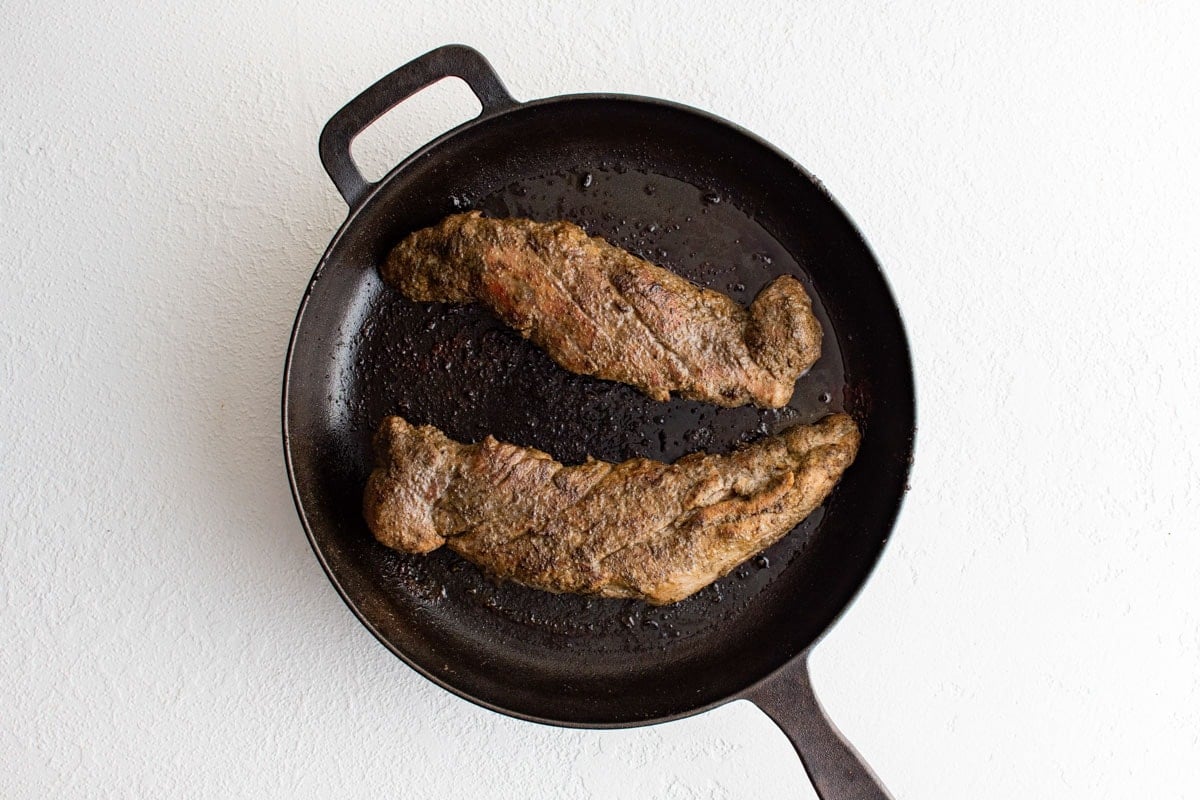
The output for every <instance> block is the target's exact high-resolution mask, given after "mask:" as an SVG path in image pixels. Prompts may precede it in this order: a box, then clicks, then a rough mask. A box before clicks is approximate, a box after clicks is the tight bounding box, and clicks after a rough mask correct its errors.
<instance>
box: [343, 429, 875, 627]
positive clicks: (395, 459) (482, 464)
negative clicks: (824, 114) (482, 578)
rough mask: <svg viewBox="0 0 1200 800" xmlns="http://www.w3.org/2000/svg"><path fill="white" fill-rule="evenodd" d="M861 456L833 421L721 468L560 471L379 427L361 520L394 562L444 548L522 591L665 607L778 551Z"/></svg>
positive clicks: (533, 455) (479, 447)
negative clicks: (392, 552)
mask: <svg viewBox="0 0 1200 800" xmlns="http://www.w3.org/2000/svg"><path fill="white" fill-rule="evenodd" d="M858 444H859V432H858V428H857V426H856V425H855V424H854V421H853V420H852V419H851V418H850V417H849V416H847V415H845V414H833V415H831V416H828V417H826V418H825V419H823V420H821V421H820V422H819V423H817V424H815V425H810V426H797V427H794V428H791V429H789V430H787V431H784V432H782V433H779V434H777V435H775V436H771V437H767V438H765V439H761V440H759V441H758V442H755V443H754V444H751V445H749V446H748V447H745V448H743V449H741V450H737V451H735V452H733V453H730V454H728V455H709V454H706V453H692V454H690V455H687V456H685V457H683V458H681V459H679V460H678V461H676V462H675V463H674V464H664V463H662V462H659V461H653V460H650V459H645V458H635V459H631V460H629V461H623V462H621V463H619V464H612V463H608V462H605V461H595V460H588V461H587V462H586V463H583V464H579V465H577V466H564V465H562V464H560V463H559V462H557V461H555V460H554V459H553V458H551V457H550V456H549V455H548V454H546V453H544V452H542V451H540V450H536V449H533V448H529V447H518V446H516V445H513V444H507V443H504V442H499V441H496V440H495V439H493V438H492V437H490V436H489V437H488V438H487V439H485V440H483V441H482V442H480V443H478V444H461V443H459V442H456V441H454V440H452V439H450V438H449V437H447V436H446V435H445V434H444V433H442V432H441V431H440V430H438V429H437V428H434V427H431V426H420V427H417V426H413V425H410V424H409V423H408V422H406V421H405V420H404V419H402V418H400V417H388V418H386V419H384V420H383V422H382V424H381V425H380V428H379V431H378V433H377V434H376V437H375V448H376V455H377V459H378V462H377V463H378V466H377V467H376V469H375V470H374V472H372V474H371V477H370V479H369V481H368V483H367V488H366V493H365V495H364V513H365V516H366V519H367V524H368V525H369V527H370V529H371V531H372V533H374V535H375V537H376V538H377V539H378V540H379V541H380V542H382V543H383V544H385V545H387V546H389V547H392V548H395V549H397V550H403V551H406V552H410V553H428V552H431V551H433V550H436V549H437V548H439V547H442V546H443V545H445V546H447V547H449V548H450V549H451V550H453V551H455V552H456V553H458V554H460V555H462V556H463V557H465V558H466V559H468V560H470V561H472V562H474V563H475V564H477V565H479V566H480V567H482V568H483V569H484V570H486V571H488V572H490V573H492V574H494V575H496V576H498V577H501V578H506V579H509V580H513V581H516V582H518V583H522V584H524V585H526V586H531V587H534V588H537V589H543V590H546V591H549V592H572V593H578V594H588V595H599V596H602V597H624V598H639V599H643V600H646V601H648V602H650V603H653V604H656V605H661V604H666V603H674V602H676V601H678V600H682V599H683V598H685V597H687V596H688V595H691V594H692V593H694V592H696V591H698V590H700V589H702V588H703V587H705V586H707V585H708V584H710V583H712V582H713V581H715V580H717V579H718V578H720V577H722V576H723V575H725V574H727V573H728V572H729V571H731V570H732V569H733V568H735V567H736V566H737V565H738V564H741V563H742V562H743V561H745V560H747V559H748V558H751V557H753V556H754V555H757V554H758V553H760V552H762V551H763V550H765V549H766V548H767V547H769V546H771V545H772V544H774V543H775V542H777V541H778V540H779V539H781V538H783V536H785V535H786V534H787V533H788V532H789V531H791V530H792V529H793V528H794V527H795V526H796V525H797V524H799V523H800V522H801V520H803V519H804V518H805V517H807V516H808V515H809V514H810V513H812V512H813V511H814V510H815V509H816V508H817V507H818V506H819V505H820V504H821V503H822V502H823V501H824V500H825V498H826V497H827V496H828V494H829V493H830V491H832V489H833V487H834V485H835V484H836V483H837V482H838V480H839V479H840V478H841V475H842V473H843V472H844V471H845V470H846V468H847V467H848V466H849V465H850V464H851V462H853V460H854V457H855V455H856V453H857V451H858Z"/></svg>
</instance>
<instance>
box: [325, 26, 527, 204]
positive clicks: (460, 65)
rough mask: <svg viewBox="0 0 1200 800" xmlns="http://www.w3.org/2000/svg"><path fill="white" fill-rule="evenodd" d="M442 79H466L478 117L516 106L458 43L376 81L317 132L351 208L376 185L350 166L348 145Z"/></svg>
mask: <svg viewBox="0 0 1200 800" xmlns="http://www.w3.org/2000/svg"><path fill="white" fill-rule="evenodd" d="M443 78H462V79H463V80H464V81H466V83H467V86H469V87H471V91H472V92H474V93H475V96H476V97H477V98H479V104H480V105H481V106H482V107H483V110H482V111H481V112H480V116H487V115H489V114H492V113H494V112H497V111H501V110H503V109H505V108H509V107H511V106H514V105H516V104H517V101H516V100H514V99H513V96H512V95H510V94H509V93H508V90H507V89H505V88H504V84H503V83H501V81H500V77H499V76H498V75H496V72H495V70H493V69H492V65H491V64H489V63H488V62H487V59H485V58H484V57H483V56H482V55H480V54H479V53H478V52H477V51H476V50H473V49H472V48H470V47H467V46H466V45H461V44H449V45H445V46H444V47H439V48H437V49H436V50H430V51H429V52H428V53H426V54H425V55H423V56H419V57H418V58H415V59H413V60H412V61H410V62H408V63H407V64H405V65H404V66H402V67H400V68H399V69H397V70H395V71H393V72H391V73H389V74H388V75H385V76H384V77H382V78H380V79H379V80H378V81H376V82H375V84H374V85H373V86H371V88H369V89H367V90H366V91H365V92H363V93H362V94H360V95H359V96H358V97H356V98H354V99H353V100H351V101H350V102H349V103H347V104H346V106H345V107H344V108H343V109H342V110H341V111H339V112H337V113H336V114H334V115H333V117H332V118H331V119H330V120H329V122H327V123H326V124H325V128H324V129H323V130H322V131H321V140H320V152H321V164H322V165H323V166H324V167H325V171H326V172H328V173H329V177H330V178H331V179H332V180H333V185H334V186H336V187H337V190H338V192H339V193H340V194H341V195H342V197H343V198H344V199H345V200H346V203H347V204H348V205H349V206H350V208H354V207H355V206H357V205H358V204H359V203H361V202H362V200H363V198H365V197H366V196H367V194H368V193H369V192H370V191H371V189H372V188H374V187H375V184H374V183H372V182H371V181H368V180H367V179H366V178H364V177H363V175H362V173H361V172H359V170H358V167H357V166H356V165H355V164H354V159H353V158H352V157H351V155H350V144H351V142H353V141H354V139H355V137H357V136H358V135H359V134H360V133H362V132H363V131H364V130H366V129H367V127H368V126H370V125H371V123H373V122H374V121H375V120H377V119H379V118H380V117H382V116H383V115H384V114H386V113H387V112H388V111H390V110H392V109H393V108H395V107H396V106H398V105H399V104H400V103H402V102H404V101H405V100H407V99H408V98H409V97H411V96H413V95H414V94H416V93H417V92H419V91H421V90H422V89H424V88H425V87H427V86H430V85H432V84H434V83H437V82H438V81H440V80H442V79H443Z"/></svg>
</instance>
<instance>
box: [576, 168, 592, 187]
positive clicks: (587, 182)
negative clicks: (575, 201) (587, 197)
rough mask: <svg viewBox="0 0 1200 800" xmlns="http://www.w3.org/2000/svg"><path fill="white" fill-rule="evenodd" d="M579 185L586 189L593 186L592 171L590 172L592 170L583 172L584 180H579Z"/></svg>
mask: <svg viewBox="0 0 1200 800" xmlns="http://www.w3.org/2000/svg"><path fill="white" fill-rule="evenodd" d="M579 185H580V186H582V187H583V188H584V189H586V188H588V187H589V186H591V185H592V173H590V172H585V173H583V180H581V181H580V182H579Z"/></svg>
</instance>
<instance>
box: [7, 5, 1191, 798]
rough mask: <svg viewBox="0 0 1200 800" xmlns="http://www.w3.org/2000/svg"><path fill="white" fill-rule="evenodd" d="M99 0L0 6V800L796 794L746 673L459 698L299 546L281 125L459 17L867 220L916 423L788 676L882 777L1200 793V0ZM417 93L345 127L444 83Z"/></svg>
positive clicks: (311, 216) (289, 189)
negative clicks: (896, 320)
mask: <svg viewBox="0 0 1200 800" xmlns="http://www.w3.org/2000/svg"><path fill="white" fill-rule="evenodd" d="M125 5H128V4H111V3H95V4H94V5H92V6H91V7H85V5H84V4H82V3H79V2H75V3H70V4H67V3H55V4H47V3H19V2H8V3H5V8H4V14H3V16H4V25H3V33H0V42H2V44H3V46H2V47H0V67H2V70H0V72H2V74H3V75H4V76H5V77H4V84H3V89H2V90H0V91H2V92H3V104H2V106H0V175H3V177H4V183H3V191H2V192H0V230H2V231H3V233H2V236H3V247H0V309H2V316H0V526H2V527H0V530H2V538H0V603H2V610H0V613H2V616H0V675H2V676H3V680H2V681H0V763H2V764H3V765H4V766H3V767H2V768H0V796H3V797H5V798H40V797H101V796H114V797H130V796H160V797H205V798H207V797H229V796H240V797H287V798H295V797H329V796H351V797H375V796H398V797H414V798H510V797H537V798H552V797H553V798H609V797H635V796H636V797H642V798H647V797H650V798H708V797H715V798H742V797H753V798H766V797H780V798H783V797H797V796H800V797H805V796H808V797H811V796H812V794H811V790H810V789H808V787H807V784H806V783H805V780H804V777H803V773H802V771H801V769H800V766H799V764H798V762H797V760H796V759H795V757H794V755H793V754H792V753H791V751H790V749H789V746H788V745H787V743H786V741H785V740H784V738H783V737H782V735H781V734H779V733H778V732H777V731H776V730H775V729H774V728H773V727H772V726H771V724H770V723H769V722H768V721H767V720H766V718H765V717H763V716H762V715H761V714H759V713H758V712H757V711H756V710H755V709H753V708H752V707H750V706H748V705H745V704H737V705H734V706H729V707H725V708H723V709H720V710H718V711H716V712H713V713H711V714H708V715H705V716H703V717H699V718H695V719H691V720H688V721H685V722H680V723H676V724H672V725H668V726H663V727H658V728H653V729H648V730H634V731H626V732H608V733H593V732H578V731H562V730H554V729H549V728H542V727H537V726H533V725H529V724H524V723H520V722H516V721H513V720H509V719H506V718H503V717H500V716H497V715H494V714H491V713H488V712H485V711H482V710H479V709H476V708H474V707H472V706H470V705H468V704H467V703H465V702H461V701H459V700H457V699H455V698H453V697H450V696H449V695H447V694H446V693H444V692H442V691H440V690H438V689H436V688H434V687H433V686H432V685H430V684H428V683H426V682H425V681H424V680H422V679H420V678H418V677H417V676H416V675H415V674H414V673H412V672H411V671H409V670H408V669H407V668H406V667H404V665H403V664H401V663H400V662H399V661H397V660H396V659H395V658H393V657H392V656H391V655H389V654H388V653H387V652H386V651H385V650H384V649H383V648H382V647H380V646H379V645H378V644H376V643H375V641H374V640H373V639H372V638H371V637H370V636H369V635H368V634H367V632H366V631H365V630H364V629H363V628H361V627H360V626H359V625H358V623H357V622H356V621H355V620H354V619H353V617H352V616H351V615H350V613H349V612H348V611H347V610H346V609H345V608H344V607H343V605H342V603H341V601H340V600H339V599H338V598H337V596H336V595H335V593H334V592H333V590H332V589H331V588H330V586H329V585H328V583H327V582H326V580H325V578H324V576H323V575H322V573H321V571H320V569H319V567H318V566H317V563H316V560H315V559H314V558H313V557H312V555H311V553H310V551H309V549H308V545H307V543H306V542H305V540H304V536H303V534H302V532H301V529H300V526H299V524H298V522H297V520H296V517H295V513H294V511H293V508H292V502H291V499H290V497H289V494H288V490H287V485H286V481H285V479H284V473H283V465H282V458H281V453H280V443H279V434H278V427H279V426H278V419H277V417H278V391H279V376H280V369H281V366H282V361H283V354H284V348H285V344H286V340H287V335H288V331H289V327H290V324H291V320H292V315H293V313H294V310H295V306H296V304H297V302H298V300H299V297H300V293H301V290H302V288H303V286H304V283H305V281H306V280H307V278H308V275H309V273H310V271H311V269H312V267H313V266H314V264H315V263H316V261H317V259H318V257H319V255H320V253H321V251H322V249H323V248H324V246H325V244H326V242H327V241H328V239H329V237H330V236H331V235H332V233H333V232H334V230H335V229H336V227H337V225H338V224H339V223H340V221H341V218H342V216H343V212H344V209H343V207H342V205H341V202H340V200H339V198H338V197H337V196H336V194H335V193H334V191H333V189H332V187H331V186H330V185H329V183H328V182H327V180H326V179H325V176H324V174H323V173H322V171H321V169H320V166H319V164H318V161H317V158H316V139H317V133H318V131H319V129H320V126H321V125H322V123H323V122H324V121H325V120H326V119H327V118H328V117H329V116H330V115H331V114H332V113H333V112H334V111H335V110H336V109H337V108H339V107H340V106H341V104H342V103H344V102H345V101H347V100H348V99H349V98H350V97H352V96H353V95H354V94H355V93H357V92H358V91H359V90H361V89H363V88H365V87H366V86H367V85H368V84H369V83H370V82H371V81H373V80H374V79H375V78H377V77H379V76H380V75H382V74H383V73H385V72H387V71H388V70H390V69H392V68H393V67H395V66H397V65H398V64H400V63H401V62H403V61H405V60H407V59H409V58H411V57H413V56H416V55H418V54H419V53H421V52H424V51H425V50H427V49H429V48H431V47H433V46H436V45H438V44H442V43H446V42H452V41H462V42H466V43H469V44H473V45H474V46H476V47H477V48H479V49H480V50H482V51H483V52H484V53H485V54H486V55H487V56H488V57H489V58H490V59H491V60H492V62H493V63H494V65H495V66H496V68H497V69H498V70H499V72H500V73H501V75H502V76H503V77H504V78H505V80H506V81H507V82H508V85H509V88H510V89H511V90H512V92H513V93H514V94H515V95H516V96H517V97H519V98H526V99H527V98H536V97H543V96H547V95H552V94H559V93H566V92H579V91H589V90H608V91H620V92H632V93H640V94H647V95H653V96H661V97H666V98H670V99H674V100H679V101H683V102H686V103H690V104H693V105H696V106H700V107H703V108H706V109H710V110H712V111H715V112H717V113H719V114H721V115H724V116H726V117H728V118H730V119H732V120H734V121H736V122H738V123H740V124H742V125H744V126H746V127H748V128H750V129H751V130H753V131H756V132H757V133H759V134H761V135H763V136H764V137H766V138H767V139H769V140H771V141H773V142H775V143H777V144H778V145H779V146H780V147H782V148H783V149H784V150H785V151H787V152H789V153H791V154H792V155H793V156H794V157H796V158H797V159H798V160H799V161H801V163H803V164H805V165H806V166H807V167H808V168H810V169H811V170H812V171H813V172H814V173H815V174H817V175H818V176H820V177H821V178H822V179H823V180H824V181H825V183H826V184H827V185H828V186H829V187H830V189H831V190H832V191H833V193H834V194H835V195H836V196H837V197H838V198H839V199H840V200H841V201H842V202H843V204H844V205H845V206H846V207H847V208H848V209H849V211H850V213H851V214H852V215H853V216H854V217H855V219H856V220H857V221H858V223H859V224H860V226H861V227H862V229H863V230H864V231H865V233H866V235H867V237H868V239H869V240H870V241H871V243H872V245H873V246H874V248H875V249H876V251H877V253H878V255H879V257H880V259H881V260H882V262H883V263H884V265H885V266H886V269H887V271H888V275H889V277H890V279H891V281H892V285H893V287H894V289H895V292H896V295H897V297H898V299H899V302H900V305H901V307H902V309H903V311H904V313H905V315H906V320H907V323H908V326H909V331H910V335H911V338H912V344H913V349H914V352H915V358H916V367H917V373H918V381H919V391H920V397H919V400H920V408H921V427H920V435H919V440H918V458H917V463H916V467H915V472H914V475H913V479H912V492H911V494H910V495H909V498H908V502H907V505H906V506H905V509H904V513H903V516H902V519H901V521H900V523H899V525H898V527H897V529H896V532H895V538H894V540H893V544H892V545H891V546H890V547H889V549H888V550H887V552H886V555H885V557H884V559H883V561H882V564H881V566H880V568H879V570H878V571H877V572H876V574H875V575H874V577H873V579H872V581H871V582H870V584H869V586H868V588H867V589H866V590H865V591H864V593H863V594H862V596H861V598H860V599H859V601H858V603H857V605H855V606H854V608H853V609H852V610H851V612H850V613H849V614H848V615H847V616H846V617H845V619H844V620H843V621H842V623H841V624H840V625H839V626H838V627H837V628H836V629H835V631H834V632H833V633H832V634H831V635H830V636H829V637H828V638H827V640H826V641H825V642H824V643H823V644H822V645H821V647H820V648H819V649H818V651H817V653H816V655H815V660H814V675H815V680H816V682H817V688H818V693H819V694H820V695H821V696H822V698H823V699H824V701H825V703H826V704H827V706H828V708H829V710H830V712H831V714H832V715H833V716H834V717H835V718H836V720H837V721H838V723H839V724H841V726H842V727H843V728H844V730H845V731H846V732H847V733H848V734H849V736H850V738H851V739H852V740H853V741H854V742H855V743H856V744H857V745H858V746H859V747H860V748H861V749H862V750H863V752H864V753H866V754H867V755H868V756H869V759H870V760H871V762H872V763H873V765H874V766H875V768H876V769H877V771H878V772H879V774H880V775H882V776H883V777H884V778H885V779H886V781H887V782H888V784H889V785H890V786H891V787H892V789H893V790H894V792H895V793H896V795H897V797H899V798H933V797H936V798H996V799H997V800H1000V799H1001V798H1003V799H1004V800H1008V799H1010V798H1020V797H1046V798H1064V797H1072V798H1128V797H1154V798H1194V797H1196V796H1197V794H1200V758H1198V757H1197V753H1198V752H1200V690H1198V689H1197V682H1198V680H1200V679H1198V677H1197V675H1198V671H1200V610H1198V607H1200V589H1197V588H1196V584H1197V574H1198V572H1200V570H1198V567H1200V542H1198V534H1200V531H1198V527H1200V525H1198V524H1197V521H1198V516H1200V494H1198V490H1197V483H1198V478H1200V470H1198V465H1197V456H1196V453H1197V445H1200V441H1198V438H1200V437H1198V422H1200V417H1198V412H1197V410H1196V409H1197V405H1198V404H1200V378H1198V377H1197V376H1198V373H1200V370H1198V369H1197V365H1198V363H1200V346H1198V336H1197V333H1198V331H1200V323H1198V322H1197V321H1196V317H1195V308H1196V306H1197V301H1198V300H1200V289H1198V288H1197V283H1196V281H1197V267H1198V266H1200V263H1198V262H1200V191H1198V189H1197V187H1198V186H1200V156H1198V153H1200V147H1198V142H1200V108H1198V100H1197V98H1198V96H1200V92H1198V91H1197V75H1200V56H1198V55H1197V54H1198V52H1200V12H1198V11H1197V10H1196V5H1195V4H1193V3H1186V2H1179V3H1167V2H1129V1H1128V0H1121V1H1117V0H1114V2H1108V3H1094V2H1073V3H1022V4H1019V6H1018V5H1016V4H1011V3H1001V4H983V3H970V4H962V3H960V4H938V3H932V2H901V3H877V4H861V3H860V4H853V5H852V6H851V5H848V4H842V3H828V4H819V5H818V4H813V5H811V6H810V7H805V6H803V5H801V4H797V3H786V4H779V5H777V6H774V7H760V8H757V9H755V10H746V11H742V12H735V11H733V10H732V9H731V8H730V7H729V6H728V4H722V3H717V2H705V3H694V4H683V3H668V2H655V3H644V4H642V5H641V6H640V7H635V6H633V5H627V4H623V5H620V6H618V7H615V8H597V9H596V10H592V11H568V7H567V6H566V5H564V4H558V3H550V2H548V0H543V1H542V2H533V3H523V4H517V3H512V4H504V3H496V2H486V1H484V0H476V1H475V2H469V3H468V2H451V1H450V0H445V1H444V2H438V3H427V4H416V5H412V6H407V5H406V4H398V3H379V4H370V3H365V2H357V1H354V0H352V1H350V2H342V3H337V4H328V5H327V4H321V3H316V2H312V0H305V2H302V3H300V4H299V5H300V7H299V8H295V9H293V8H285V7H284V6H283V5H282V4H277V5H273V6H271V7H262V8H259V9H258V10H251V9H249V8H246V9H241V10H234V9H224V8H220V7H219V6H218V5H216V4H214V5H212V6H199V5H192V4H161V5H162V6H163V7H162V8H161V9H159V10H151V9H143V10H141V11H133V10H120V8H119V7H121V6H125ZM597 5H598V6H599V5H603V4H597ZM988 5H992V6H994V8H993V9H991V10H988V9H987V8H986V6H988ZM443 100H444V98H443ZM423 102H424V105H423V106H422V107H421V108H420V109H419V110H420V112H421V113H419V114H417V113H412V114H411V115H409V116H405V115H404V114H403V113H402V114H400V115H399V116H398V117H397V119H396V121H395V122H391V121H389V125H390V126H391V127H390V128H389V129H388V134H389V135H384V136H381V137H376V142H375V145H376V148H379V147H380V146H386V153H383V154H381V152H380V151H379V150H378V149H377V150H376V151H374V152H368V153H367V157H368V160H372V162H373V163H375V164H376V165H377V166H382V165H383V163H384V162H387V161H390V160H394V157H395V156H397V155H400V154H402V153H403V152H405V151H407V150H408V149H411V148H412V147H413V146H415V145H416V144H418V143H420V142H421V141H422V140H424V139H425V138H427V137H428V136H429V135H431V134H433V133H435V132H437V131H439V130H441V129H443V128H445V127H446V126H447V125H449V124H451V123H453V122H455V121H456V120H457V117H458V113H456V110H455V108H454V107H453V106H452V105H451V104H449V103H448V102H438V101H435V100H427V101H423ZM415 117H419V119H417V118H415ZM380 139H383V140H385V141H384V142H383V145H381V143H380V141H379V140H380ZM368 149H369V148H368Z"/></svg>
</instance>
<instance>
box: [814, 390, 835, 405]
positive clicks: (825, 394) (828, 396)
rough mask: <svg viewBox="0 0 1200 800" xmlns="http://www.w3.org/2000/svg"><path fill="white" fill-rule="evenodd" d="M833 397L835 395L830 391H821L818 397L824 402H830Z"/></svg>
mask: <svg viewBox="0 0 1200 800" xmlns="http://www.w3.org/2000/svg"><path fill="white" fill-rule="evenodd" d="M832 399H833V395H831V394H830V393H829V392H821V394H820V396H818V397H817V400H819V401H820V402H822V403H828V402H829V401H830V400H832Z"/></svg>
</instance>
